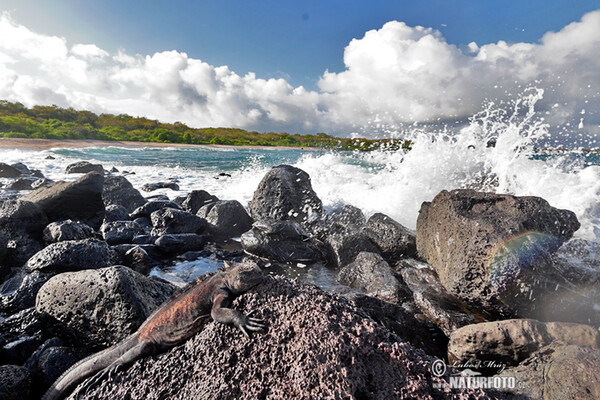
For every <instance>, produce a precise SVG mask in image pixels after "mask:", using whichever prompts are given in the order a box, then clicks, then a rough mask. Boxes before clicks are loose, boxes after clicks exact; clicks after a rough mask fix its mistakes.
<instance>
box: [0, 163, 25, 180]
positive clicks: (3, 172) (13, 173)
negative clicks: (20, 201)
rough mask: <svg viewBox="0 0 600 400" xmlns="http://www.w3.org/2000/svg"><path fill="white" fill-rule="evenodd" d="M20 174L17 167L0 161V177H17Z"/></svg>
mask: <svg viewBox="0 0 600 400" xmlns="http://www.w3.org/2000/svg"><path fill="white" fill-rule="evenodd" d="M21 175H22V172H21V171H19V170H18V169H17V168H15V167H13V166H11V165H8V164H5V163H0V178H18V177H19V176H21Z"/></svg>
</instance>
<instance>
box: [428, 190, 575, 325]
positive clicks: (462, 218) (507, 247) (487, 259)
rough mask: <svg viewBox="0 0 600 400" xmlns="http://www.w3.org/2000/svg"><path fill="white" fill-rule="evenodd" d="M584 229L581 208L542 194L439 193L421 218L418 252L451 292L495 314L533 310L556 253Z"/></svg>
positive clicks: (525, 313)
mask: <svg viewBox="0 0 600 400" xmlns="http://www.w3.org/2000/svg"><path fill="white" fill-rule="evenodd" d="M578 228H579V222H578V221H577V217H576V216H575V214H574V213H573V212H571V211H568V210H559V209H556V208H554V207H552V206H550V205H549V204H548V202H547V201H546V200H544V199H542V198H539V197H516V196H511V195H503V194H493V193H481V192H476V191H474V190H466V189H465V190H462V189H460V190H453V191H451V192H448V191H445V190H444V191H442V192H440V193H439V194H438V195H437V196H436V197H435V198H434V199H433V201H432V202H431V203H423V205H422V206H421V210H420V213H419V217H418V220H417V248H418V251H419V255H420V256H421V257H422V258H424V259H425V260H426V261H427V262H428V263H429V264H431V265H432V266H433V267H434V268H435V270H436V272H437V273H438V275H439V277H440V280H441V282H442V284H443V285H444V286H445V287H446V289H448V290H449V291H450V292H451V293H452V294H454V295H456V296H458V297H460V298H462V299H464V300H465V301H467V302H469V303H471V304H474V305H476V306H480V307H483V308H484V309H486V310H488V311H490V312H492V313H494V314H496V315H498V314H499V315H509V316H510V315H515V314H516V315H522V316H531V315H535V314H534V312H535V306H536V299H537V298H538V297H541V296H542V295H543V294H544V293H545V292H547V291H549V290H551V291H554V289H555V287H556V285H555V284H554V285H553V283H554V282H551V283H549V282H548V281H547V280H546V276H547V275H548V274H547V271H546V270H545V269H546V268H545V266H546V265H547V264H548V263H549V258H550V255H551V254H552V252H554V251H555V250H556V249H558V248H559V247H560V245H561V244H562V243H563V242H564V241H566V240H568V239H569V238H571V236H572V235H573V232H575V231H576V230H577V229H578Z"/></svg>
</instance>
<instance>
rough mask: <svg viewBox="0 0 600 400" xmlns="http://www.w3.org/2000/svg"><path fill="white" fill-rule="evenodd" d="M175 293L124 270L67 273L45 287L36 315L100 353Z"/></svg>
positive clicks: (135, 273) (170, 286) (171, 287)
mask: <svg viewBox="0 0 600 400" xmlns="http://www.w3.org/2000/svg"><path fill="white" fill-rule="evenodd" d="M174 290H175V287H174V286H173V285H171V284H169V283H166V282H162V281H157V280H154V279H151V278H148V277H145V276H143V275H141V274H139V273H137V272H135V271H133V270H131V269H129V268H127V267H123V266H114V267H108V268H102V269H99V270H87V271H78V272H70V273H63V274H60V275H57V276H55V277H53V278H52V279H50V280H49V281H48V282H46V283H45V284H44V286H42V288H41V289H40V291H39V292H38V295H37V299H36V311H37V312H38V313H39V314H40V315H41V316H42V318H43V320H44V321H46V322H47V323H48V324H50V325H51V326H52V329H53V330H54V331H55V332H57V333H60V334H62V335H64V336H67V337H69V338H70V339H71V340H73V342H74V343H77V344H79V345H83V346H90V347H95V348H98V347H101V346H108V345H110V344H112V343H115V342H118V341H119V340H122V339H123V338H125V337H126V336H127V335H129V334H131V333H133V332H134V331H135V330H136V329H137V327H138V326H139V325H140V324H141V323H142V322H143V321H144V320H145V319H146V318H147V317H148V316H149V315H150V314H151V313H152V311H154V309H156V308H157V307H158V306H159V305H160V304H162V302H164V301H165V300H166V299H168V298H169V297H170V296H171V295H172V294H173V293H174Z"/></svg>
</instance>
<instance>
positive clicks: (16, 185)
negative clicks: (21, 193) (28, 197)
mask: <svg viewBox="0 0 600 400" xmlns="http://www.w3.org/2000/svg"><path fill="white" fill-rule="evenodd" d="M38 180H39V178H36V177H31V176H26V177H23V178H18V179H16V180H15V181H14V182H11V183H10V184H9V185H7V186H6V189H7V190H32V189H34V188H33V184H34V183H35V182H37V181H38Z"/></svg>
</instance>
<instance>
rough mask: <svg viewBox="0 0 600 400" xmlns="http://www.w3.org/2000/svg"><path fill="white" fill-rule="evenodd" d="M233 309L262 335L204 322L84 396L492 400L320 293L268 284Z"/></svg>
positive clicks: (349, 307)
mask: <svg viewBox="0 0 600 400" xmlns="http://www.w3.org/2000/svg"><path fill="white" fill-rule="evenodd" d="M232 307H234V308H235V309H237V310H240V311H241V312H244V313H248V312H249V311H250V310H260V311H259V314H258V315H259V316H261V317H262V318H264V319H265V320H266V321H267V323H268V324H269V328H268V329H269V330H268V333H256V334H254V335H252V336H251V338H250V339H242V336H241V334H240V332H238V331H236V330H235V329H232V328H231V327H229V326H225V325H222V324H216V323H214V322H210V323H208V325H207V326H206V327H205V328H204V329H203V330H202V331H201V332H200V333H198V334H197V335H195V336H194V337H192V338H191V339H190V340H189V341H187V342H186V343H185V344H184V345H181V346H177V347H175V348H173V349H172V350H170V351H168V352H167V353H166V354H163V355H161V356H159V357H147V358H144V359H142V360H139V361H136V362H135V363H134V364H133V365H132V366H131V367H130V368H128V369H127V370H126V371H122V372H117V373H116V376H115V377H114V378H113V379H103V380H102V381H101V382H100V384H99V385H98V386H96V387H94V388H91V389H90V390H89V392H88V393H87V394H86V396H85V397H84V398H87V399H92V398H109V397H110V398H122V397H123V396H127V397H128V398H130V399H132V400H135V399H148V398H159V397H160V396H161V395H162V396H163V397H165V398H178V399H203V398H210V399H257V398H274V399H275V398H282V399H283V398H285V399H300V398H314V399H323V398H354V399H364V400H367V399H393V398H435V399H446V398H447V399H459V398H471V399H484V398H490V397H488V396H486V394H485V393H484V392H483V391H482V390H472V389H461V390H456V391H448V390H445V389H444V388H443V385H442V384H443V382H444V379H448V378H447V377H448V376H449V375H450V371H449V372H448V373H447V374H446V375H445V376H443V377H442V378H437V377H434V376H432V374H431V368H430V364H431V362H433V360H434V359H433V358H432V357H430V356H427V355H426V354H425V353H423V351H421V350H417V349H415V348H414V347H413V346H411V345H410V344H409V343H406V342H404V341H403V340H402V339H400V338H399V337H398V336H396V335H395V334H393V333H391V332H390V331H389V330H387V329H386V328H384V327H382V326H381V325H378V324H377V323H375V322H374V321H372V320H371V319H370V318H369V317H368V316H367V315H366V314H365V313H364V312H362V311H361V310H360V309H358V308H356V307H355V306H353V305H352V304H351V303H350V302H349V301H347V300H345V299H343V298H339V297H337V296H333V295H330V294H328V293H326V292H324V291H322V290H320V289H318V288H316V287H313V286H308V285H302V284H300V283H298V282H290V281H287V280H284V279H282V278H272V279H268V280H267V281H266V282H265V283H263V284H261V285H260V286H258V287H256V288H254V289H253V290H251V291H250V292H248V293H246V294H244V295H243V296H241V297H240V298H238V299H237V300H236V301H234V303H233V306H232ZM242 360H243V362H242ZM438 385H439V387H438Z"/></svg>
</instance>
